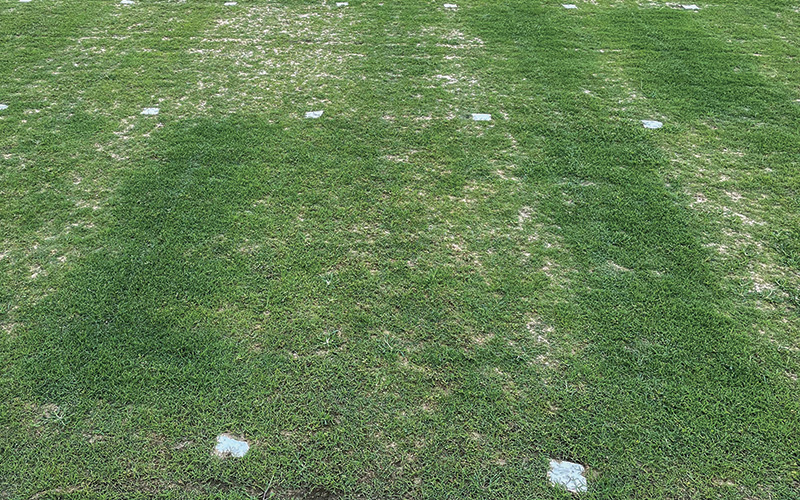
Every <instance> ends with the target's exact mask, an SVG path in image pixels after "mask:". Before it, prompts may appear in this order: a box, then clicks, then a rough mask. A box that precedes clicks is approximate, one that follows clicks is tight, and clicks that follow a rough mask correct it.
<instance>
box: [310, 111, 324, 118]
mask: <svg viewBox="0 0 800 500" xmlns="http://www.w3.org/2000/svg"><path fill="white" fill-rule="evenodd" d="M322 113H324V111H308V112H307V113H306V118H319V117H320V116H322Z"/></svg>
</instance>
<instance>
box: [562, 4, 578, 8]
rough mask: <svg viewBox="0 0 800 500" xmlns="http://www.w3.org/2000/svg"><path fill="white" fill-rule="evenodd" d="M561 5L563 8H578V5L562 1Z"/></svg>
mask: <svg viewBox="0 0 800 500" xmlns="http://www.w3.org/2000/svg"><path fill="white" fill-rule="evenodd" d="M561 6H562V7H564V8H565V9H577V8H578V6H577V5H575V4H574V3H562V4H561Z"/></svg>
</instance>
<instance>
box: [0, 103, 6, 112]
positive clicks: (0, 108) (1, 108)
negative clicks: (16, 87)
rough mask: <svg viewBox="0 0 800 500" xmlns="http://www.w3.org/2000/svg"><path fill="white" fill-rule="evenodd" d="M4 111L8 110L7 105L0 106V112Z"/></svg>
mask: <svg viewBox="0 0 800 500" xmlns="http://www.w3.org/2000/svg"><path fill="white" fill-rule="evenodd" d="M4 109H8V104H0V111H3V110H4Z"/></svg>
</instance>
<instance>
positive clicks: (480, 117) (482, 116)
mask: <svg viewBox="0 0 800 500" xmlns="http://www.w3.org/2000/svg"><path fill="white" fill-rule="evenodd" d="M471 116H472V119H473V120H474V121H476V122H490V121H492V115H489V114H486V113H472V115H471Z"/></svg>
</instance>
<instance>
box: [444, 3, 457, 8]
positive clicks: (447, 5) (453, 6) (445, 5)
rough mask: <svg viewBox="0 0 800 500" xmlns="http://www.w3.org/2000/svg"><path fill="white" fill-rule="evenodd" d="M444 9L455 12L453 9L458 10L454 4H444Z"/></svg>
mask: <svg viewBox="0 0 800 500" xmlns="http://www.w3.org/2000/svg"><path fill="white" fill-rule="evenodd" d="M444 8H445V9H451V10H455V9H457V8H458V5H456V4H454V3H446V4H444Z"/></svg>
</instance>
